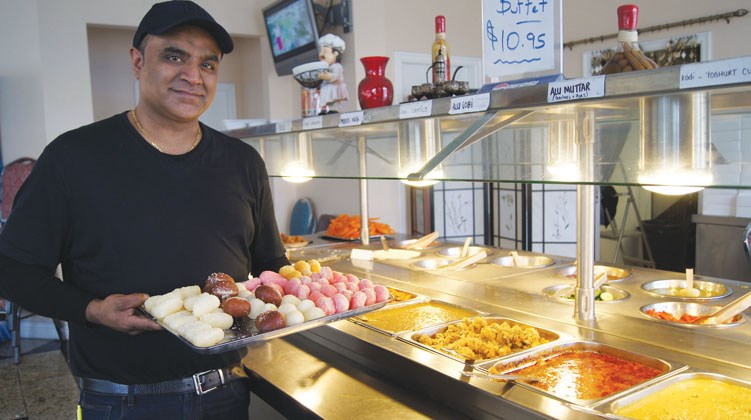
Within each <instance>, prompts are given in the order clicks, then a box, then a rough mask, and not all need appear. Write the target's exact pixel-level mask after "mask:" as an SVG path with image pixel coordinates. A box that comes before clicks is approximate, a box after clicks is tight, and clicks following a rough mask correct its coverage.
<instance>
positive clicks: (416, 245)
mask: <svg viewBox="0 0 751 420" xmlns="http://www.w3.org/2000/svg"><path fill="white" fill-rule="evenodd" d="M436 239H438V232H431V233H429V234H427V235H425V236H423V237H422V238H419V239H415V241H414V242H412V243H411V244H409V245H405V246H404V248H406V249H423V248H425V247H427V246H428V245H430V244H431V243H433V241H435V240H436Z"/></svg>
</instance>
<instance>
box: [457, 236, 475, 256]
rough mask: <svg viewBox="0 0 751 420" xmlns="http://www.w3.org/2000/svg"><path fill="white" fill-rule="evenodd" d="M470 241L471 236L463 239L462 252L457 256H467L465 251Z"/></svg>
mask: <svg viewBox="0 0 751 420" xmlns="http://www.w3.org/2000/svg"><path fill="white" fill-rule="evenodd" d="M471 242H472V237H471V236H467V239H465V240H464V246H463V247H462V252H461V253H460V254H459V258H464V257H466V256H467V252H468V251H469V244H470V243H471Z"/></svg>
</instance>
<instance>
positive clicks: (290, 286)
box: [284, 279, 302, 295]
mask: <svg viewBox="0 0 751 420" xmlns="http://www.w3.org/2000/svg"><path fill="white" fill-rule="evenodd" d="M300 286H302V280H300V279H290V280H289V281H288V282H287V284H285V285H284V293H285V294H288V295H297V289H299V288H300Z"/></svg>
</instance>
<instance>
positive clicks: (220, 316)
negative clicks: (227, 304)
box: [199, 312, 233, 330]
mask: <svg viewBox="0 0 751 420" xmlns="http://www.w3.org/2000/svg"><path fill="white" fill-rule="evenodd" d="M199 319H200V320H201V321H203V322H205V323H207V324H209V325H211V326H212V327H214V328H221V329H223V330H226V329H228V328H230V327H231V326H232V322H233V319H232V315H230V314H227V313H224V312H210V313H207V314H203V315H201V317H200V318H199Z"/></svg>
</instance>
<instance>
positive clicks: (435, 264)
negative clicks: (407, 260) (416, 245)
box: [411, 258, 476, 271]
mask: <svg viewBox="0 0 751 420" xmlns="http://www.w3.org/2000/svg"><path fill="white" fill-rule="evenodd" d="M453 262H455V260H449V259H446V258H429V259H426V260H420V261H417V262H414V263H412V264H411V265H412V267H417V268H422V269H424V270H441V268H439V267H441V266H444V265H448V264H451V263H453ZM475 265H476V264H470V265H468V266H467V267H464V268H459V269H455V270H446V271H462V270H466V269H469V268H472V267H474V266H475Z"/></svg>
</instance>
